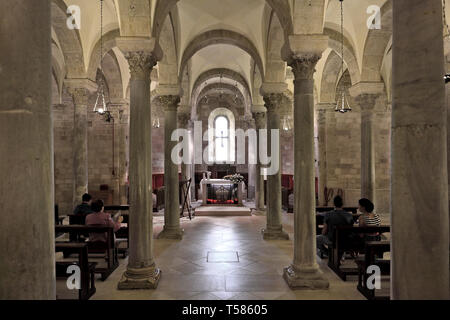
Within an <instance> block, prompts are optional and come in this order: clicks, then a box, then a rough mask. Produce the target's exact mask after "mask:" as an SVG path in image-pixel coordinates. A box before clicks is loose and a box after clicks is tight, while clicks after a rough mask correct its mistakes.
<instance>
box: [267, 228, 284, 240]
mask: <svg viewBox="0 0 450 320" xmlns="http://www.w3.org/2000/svg"><path fill="white" fill-rule="evenodd" d="M261 233H262V235H263V239H264V240H289V235H288V234H287V232H285V231H283V229H282V227H279V228H274V229H272V228H266V229H262V230H261Z"/></svg>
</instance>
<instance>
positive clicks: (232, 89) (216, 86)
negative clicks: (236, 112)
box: [195, 83, 245, 106]
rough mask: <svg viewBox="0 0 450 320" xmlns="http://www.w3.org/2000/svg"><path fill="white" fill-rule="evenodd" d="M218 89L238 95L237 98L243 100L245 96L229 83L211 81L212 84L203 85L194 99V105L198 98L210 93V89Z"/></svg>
mask: <svg viewBox="0 0 450 320" xmlns="http://www.w3.org/2000/svg"><path fill="white" fill-rule="evenodd" d="M218 90H223V91H225V92H226V93H228V94H232V95H238V96H239V98H240V99H241V100H242V101H244V102H245V97H244V95H243V94H242V92H241V91H240V90H239V89H237V88H236V87H235V86H232V85H229V84H224V83H213V84H209V85H207V86H206V87H204V88H203V89H202V90H201V91H200V93H199V95H198V97H197V101H195V105H196V106H197V105H198V103H199V101H200V99H201V98H203V97H204V96H205V95H207V94H208V93H210V92H211V91H218Z"/></svg>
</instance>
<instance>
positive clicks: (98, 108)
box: [94, 0, 111, 122]
mask: <svg viewBox="0 0 450 320" xmlns="http://www.w3.org/2000/svg"><path fill="white" fill-rule="evenodd" d="M102 64H103V0H100V71H101V74H102V75H103V66H102ZM94 112H96V113H98V114H100V115H106V121H108V122H109V121H111V114H110V112H109V111H108V107H107V105H106V101H105V85H104V81H103V79H101V80H100V84H99V87H98V90H97V99H96V100H95V105H94Z"/></svg>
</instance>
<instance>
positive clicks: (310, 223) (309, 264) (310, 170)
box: [283, 39, 329, 289]
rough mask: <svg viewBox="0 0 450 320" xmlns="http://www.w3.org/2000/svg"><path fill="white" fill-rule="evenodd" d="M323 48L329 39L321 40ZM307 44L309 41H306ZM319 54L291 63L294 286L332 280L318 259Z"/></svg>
mask: <svg viewBox="0 0 450 320" xmlns="http://www.w3.org/2000/svg"><path fill="white" fill-rule="evenodd" d="M318 42H324V43H320V45H321V47H322V46H323V47H324V48H326V46H325V44H326V42H325V41H324V40H322V39H319V40H318ZM305 45H306V44H305ZM324 48H320V49H322V50H320V51H319V50H318V53H314V52H313V53H302V54H295V55H293V56H291V57H290V59H289V60H288V64H289V65H290V66H291V67H292V71H293V73H294V76H295V80H294V162H295V168H294V261H293V262H292V264H291V265H290V266H289V267H286V268H285V269H284V275H283V276H284V279H285V280H286V282H287V283H288V285H289V286H290V287H291V288H296V289H297V288H298V289H326V288H328V286H329V283H328V280H326V278H325V277H324V276H323V274H322V272H321V271H320V269H319V266H318V264H317V261H316V259H317V258H316V217H315V213H316V210H315V209H316V199H315V170H314V79H313V75H314V72H315V69H314V68H315V66H316V64H317V61H318V60H319V59H320V57H321V52H322V51H323V49H324Z"/></svg>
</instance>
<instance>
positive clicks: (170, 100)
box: [158, 95, 180, 111]
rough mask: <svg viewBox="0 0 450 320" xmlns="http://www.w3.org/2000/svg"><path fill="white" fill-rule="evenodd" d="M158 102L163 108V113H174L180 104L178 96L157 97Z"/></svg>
mask: <svg viewBox="0 0 450 320" xmlns="http://www.w3.org/2000/svg"><path fill="white" fill-rule="evenodd" d="M158 101H159V103H160V104H161V105H162V107H163V108H164V111H176V110H177V108H178V104H179V103H180V96H173V95H167V96H159V97H158Z"/></svg>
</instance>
